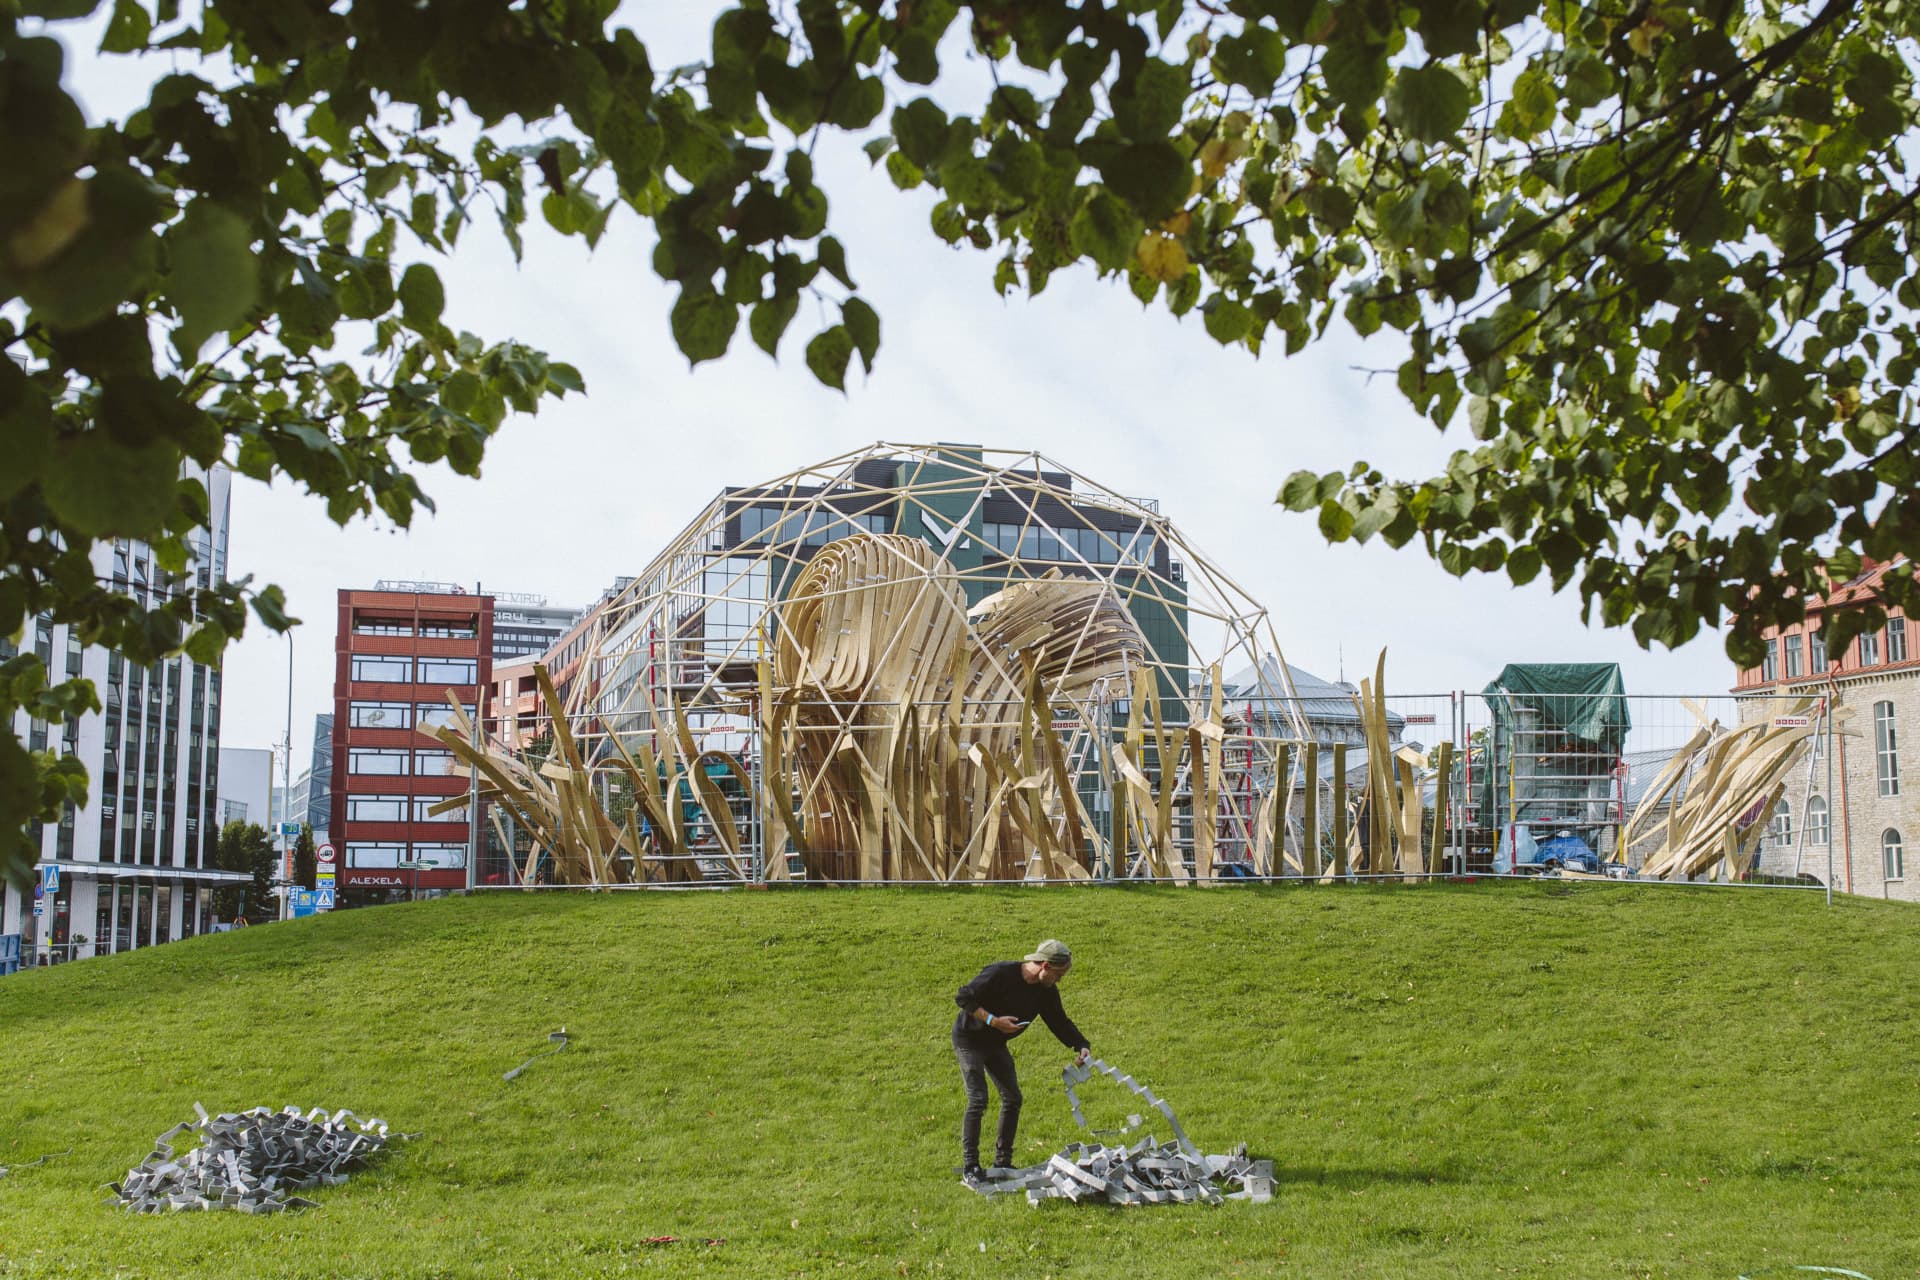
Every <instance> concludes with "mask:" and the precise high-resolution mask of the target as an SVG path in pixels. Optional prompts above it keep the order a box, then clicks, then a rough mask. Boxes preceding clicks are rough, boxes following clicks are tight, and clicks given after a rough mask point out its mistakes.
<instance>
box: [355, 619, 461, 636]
mask: <svg viewBox="0 0 1920 1280" xmlns="http://www.w3.org/2000/svg"><path fill="white" fill-rule="evenodd" d="M353 634H355V635H357V636H426V637H427V638H428V639H432V640H473V639H476V638H478V637H479V635H480V627H479V624H478V623H474V622H422V623H415V622H414V620H413V619H412V618H378V617H372V616H366V617H356V618H355V619H354V620H353Z"/></svg>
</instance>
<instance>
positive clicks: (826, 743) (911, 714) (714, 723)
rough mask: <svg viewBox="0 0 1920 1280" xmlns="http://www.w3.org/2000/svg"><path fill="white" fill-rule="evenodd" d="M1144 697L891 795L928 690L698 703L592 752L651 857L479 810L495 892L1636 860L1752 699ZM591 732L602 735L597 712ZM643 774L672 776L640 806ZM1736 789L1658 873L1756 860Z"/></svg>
mask: <svg viewBox="0 0 1920 1280" xmlns="http://www.w3.org/2000/svg"><path fill="white" fill-rule="evenodd" d="M1151 701H1153V702H1155V703H1157V704H1161V705H1159V706H1156V707H1153V708H1151V709H1150V710H1151V711H1153V712H1154V713H1156V714H1154V715H1132V714H1130V712H1131V709H1130V708H1129V707H1128V705H1127V703H1126V702H1125V701H1124V700H1121V701H1116V702H1112V703H1109V704H1108V705H1107V706H1106V707H1105V709H1104V710H1103V711H1102V712H1101V713H1100V714H1099V715H1096V716H1093V717H1091V718H1089V717H1079V718H1073V717H1067V718H1058V719H1056V720H1055V721H1054V722H1053V723H1052V724H1050V725H1044V726H1043V725H1040V724H1035V723H1031V722H1027V721H1023V720H1022V711H1021V708H1020V706H1019V705H1018V704H1011V703H1009V704H1001V705H994V706H988V707H969V708H968V709H967V711H966V712H965V714H963V715H960V716H958V717H957V719H958V721H959V722H960V723H964V724H965V725H967V726H968V732H971V733H975V734H978V735H979V736H980V737H981V738H983V739H984V738H986V737H988V736H990V735H991V734H994V733H999V734H1001V735H1002V736H1003V737H1005V738H1006V740H1007V742H1008V744H1009V745H1008V747H1007V749H1006V753H1007V755H1008V758H1009V759H1010V760H1012V761H1013V762H1014V763H1013V765H1012V767H1003V768H997V769H996V768H995V767H994V766H993V765H992V763H991V762H990V761H987V760H983V759H982V758H981V753H980V752H978V751H973V752H972V753H971V756H970V755H969V744H968V742H967V740H966V738H965V736H964V735H961V736H955V737H953V738H952V740H951V741H950V742H948V743H947V744H946V746H945V748H943V749H944V750H945V755H944V756H942V757H941V761H940V762H936V763H934V764H930V765H923V766H922V767H920V768H919V769H918V772H916V773H914V775H913V776H915V777H920V778H924V779H926V780H927V782H926V785H925V786H924V787H922V788H919V789H917V790H915V791H914V792H913V793H912V794H881V793H880V789H879V788H878V787H876V786H872V785H869V784H871V783H873V782H874V781H875V779H874V777H873V770H872V769H871V768H870V767H866V766H860V767H855V765H857V764H858V762H861V761H864V760H867V759H871V758H881V757H888V758H892V759H894V760H895V761H896V762H897V761H899V760H901V759H902V757H903V754H910V753H912V752H914V751H918V750H927V749H928V748H926V747H925V745H924V744H923V743H922V742H921V741H920V740H919V739H916V738H914V737H913V735H911V734H908V733H902V732H900V731H899V728H900V725H901V724H903V723H904V724H907V725H912V724H913V723H915V718H916V717H917V716H919V715H922V714H924V715H926V716H928V717H929V718H931V717H932V716H933V715H934V714H935V711H934V709H932V708H927V709H915V708H908V709H905V710H902V711H900V713H899V714H898V715H897V716H895V717H894V718H893V720H891V721H889V722H888V723H890V724H892V725H893V732H892V736H891V737H886V736H885V735H883V734H881V733H880V732H879V731H877V730H875V729H873V728H872V727H871V725H870V724H869V725H865V726H863V727H860V728H852V727H850V726H849V722H848V718H847V715H846V710H845V708H844V707H836V708H832V709H826V708H822V709H821V714H819V715H815V716H809V715H807V714H805V713H804V709H803V713H802V714H800V715H798V716H797V717H795V721H796V723H797V726H798V727H797V728H795V727H790V728H789V730H788V732H787V734H786V737H785V739H784V741H783V742H782V743H781V744H779V745H778V746H777V748H776V749H775V750H774V751H772V752H771V753H770V752H769V750H768V743H767V738H766V732H767V730H766V722H765V720H764V718H763V717H761V716H760V715H759V714H758V713H757V711H755V710H754V709H753V708H751V707H742V708H735V709H730V710H721V711H716V712H711V713H694V714H688V715H686V716H685V717H684V723H683V724H681V725H678V726H676V736H677V737H678V738H680V740H681V749H680V750H679V752H678V755H677V759H678V762H679V763H678V765H677V767H674V766H670V765H669V763H668V761H667V760H665V759H663V758H656V757H653V756H648V757H647V763H646V766H645V769H646V772H645V774H644V776H643V775H642V774H641V773H640V772H639V771H638V770H636V769H635V768H634V767H633V761H632V759H631V758H630V757H629V758H628V759H627V761H626V763H625V764H624V765H622V766H621V767H596V768H594V769H592V770H591V771H590V788H591V791H592V793H593V798H594V799H595V800H596V801H597V804H596V805H594V806H588V807H587V808H586V809H582V810H581V812H582V813H583V814H585V813H586V812H588V809H591V808H595V807H597V809H598V810H599V811H600V812H601V813H603V814H604V815H605V817H604V819H599V818H591V819H590V818H586V817H583V818H582V821H583V822H585V821H601V822H603V823H610V824H611V826H612V827H614V828H619V829H630V830H631V831H632V832H633V833H634V836H635V837H636V838H635V839H633V840H630V841H628V842H627V846H626V847H630V848H639V849H641V850H643V854H642V857H641V858H640V859H639V860H638V861H639V863H640V864H641V865H627V866H625V867H624V868H622V869H621V873H620V874H619V876H618V877H617V878H616V877H614V876H610V875H607V874H604V873H603V872H594V873H588V874H584V875H583V874H582V872H581V871H580V870H579V869H578V868H577V867H574V868H569V867H567V866H564V865H562V863H563V862H564V859H560V860H556V858H555V857H554V856H553V852H552V850H551V849H548V848H544V847H543V844H557V843H558V842H556V841H554V840H553V839H552V834H553V833H552V831H551V829H550V828H542V829H541V830H536V829H535V824H533V823H531V822H528V821H523V820H522V819H521V815H519V814H517V813H516V812H515V810H514V808H513V807H512V806H510V805H504V804H500V803H497V802H496V803H493V804H490V805H489V807H488V813H487V815H486V818H485V819H484V820H483V822H482V823H481V829H482V831H483V832H484V834H485V840H484V847H483V848H482V849H481V850H480V854H479V857H478V858H477V859H476V860H475V869H476V875H475V881H476V886H477V887H481V888H496V887H501V888H504V887H532V886H542V885H556V886H557V885H576V886H577V885H583V884H587V885H592V884H612V883H624V884H647V883H657V884H662V885H680V886H686V887H698V886H701V885H724V884H739V883H766V882H780V881H795V882H809V883H823V884H837V883H858V884H874V883H927V882H930V881H931V882H941V881H945V882H955V883H963V882H964V883H973V882H1028V883H1032V882H1049V881H1076V882H1084V881H1140V880H1147V881H1177V882H1193V881H1210V882H1211V881H1227V880H1243V879H1278V880H1299V881H1317V880H1328V879H1361V878H1394V879H1419V878H1427V877H1435V876H1463V875H1503V874H1514V875H1537V874H1540V873H1542V872H1548V873H1554V874H1589V875H1604V876H1609V877H1614V878H1638V877H1639V876H1640V875H1641V874H1642V873H1643V872H1644V871H1646V870H1647V869H1648V864H1649V859H1651V858H1654V857H1656V856H1657V855H1658V854H1659V851H1660V850H1661V849H1662V848H1663V847H1665V846H1667V845H1671V844H1673V843H1675V827H1674V819H1675V817H1676V815H1678V814H1679V813H1681V812H1682V810H1681V806H1682V805H1683V804H1684V803H1685V801H1686V799H1687V797H1688V796H1689V794H1690V789H1691V788H1692V786H1693V783H1694V781H1695V779H1696V777H1697V776H1699V774H1700V771H1701V770H1703V769H1708V768H1711V767H1713V765H1714V761H1713V759H1712V757H1711V753H1710V752H1707V751H1703V750H1702V743H1703V741H1705V740H1707V739H1709V738H1712V737H1713V736H1714V732H1715V730H1716V728H1717V729H1718V730H1719V731H1721V732H1723V733H1724V731H1726V730H1728V729H1731V728H1734V727H1737V726H1739V725H1740V724H1741V713H1742V704H1740V703H1739V702H1738V701H1737V700H1736V699H1734V698H1732V697H1730V696H1728V695H1724V694H1715V695H1703V696H1696V697H1682V696H1663V695H1644V694H1636V695H1625V694H1618V693H1609V694H1595V695H1573V694H1565V693H1555V694H1552V695H1550V697H1548V698H1547V699H1546V700H1544V701H1543V700H1542V698H1541V697H1539V696H1530V695H1526V694H1519V693H1477V692H1476V693H1468V692H1465V691H1453V692H1448V693H1440V694H1425V695H1418V694H1416V695H1392V696H1385V697H1377V698H1376V699H1375V702H1374V704H1373V706H1372V707H1371V708H1369V707H1365V706H1361V705H1360V700H1359V699H1356V708H1357V709H1358V711H1359V714H1357V715H1355V716H1353V717H1352V718H1351V719H1339V720H1328V719H1322V720H1320V721H1317V722H1315V723H1313V724H1312V725H1311V729H1312V736H1311V737H1303V736H1301V735H1299V734H1298V733H1295V732H1290V731H1286V730H1285V729H1284V728H1283V726H1281V725H1279V724H1276V723H1274V722H1273V721H1272V720H1271V719H1270V718H1267V717H1263V716H1262V715H1261V714H1260V713H1259V708H1257V707H1255V706H1253V705H1251V704H1249V705H1247V706H1245V707H1244V708H1236V707H1234V706H1232V705H1230V704H1229V705H1225V706H1222V707H1218V708H1217V709H1216V710H1215V712H1214V713H1212V714H1208V715H1205V716H1203V717H1201V718H1200V719H1197V720H1193V721H1191V722H1189V721H1182V720H1177V719H1173V718H1171V715H1167V718H1164V719H1162V718H1160V713H1177V712H1178V711H1179V710H1180V709H1181V708H1182V707H1183V705H1184V704H1183V703H1182V702H1180V701H1178V700H1175V699H1160V698H1154V699H1151ZM1746 711H1747V715H1748V716H1749V717H1752V716H1755V715H1759V714H1762V711H1761V710H1760V709H1759V708H1758V707H1757V705H1756V704H1753V703H1748V704H1746ZM1143 721H1144V722H1145V723H1146V725H1147V730H1146V731H1142V729H1141V724H1142V722H1143ZM1129 723H1131V728H1130V727H1129ZM1569 726H1571V727H1569ZM580 736H581V737H582V740H583V741H587V740H590V739H591V736H592V730H591V727H590V726H589V727H588V728H587V729H586V731H585V732H582V733H581V734H580ZM883 738H884V740H883ZM1801 750H1802V754H1803V755H1804V748H1802V749H1801ZM783 756H784V758H785V759H787V760H792V759H794V758H796V757H800V756H805V757H809V758H812V759H815V760H824V761H829V762H835V761H841V760H846V761H848V762H850V763H849V765H848V767H847V769H845V770H842V771H841V773H840V774H839V775H838V776H836V777H835V778H834V779H833V781H832V782H831V785H830V786H829V788H828V790H827V791H824V792H823V791H818V790H817V788H819V787H821V786H822V785H823V783H822V779H823V778H826V777H827V775H828V774H829V773H831V772H832V769H833V768H838V767H839V766H838V765H833V766H832V767H830V768H827V769H823V770H821V771H819V772H816V773H814V774H811V775H807V776H804V777H803V776H801V775H799V774H797V773H796V774H787V773H781V774H779V775H778V776H780V777H782V778H784V779H785V785H784V786H782V785H779V784H777V783H776V784H772V785H770V784H769V780H768V776H767V769H766V764H767V762H768V760H769V759H770V758H771V759H772V760H773V761H774V763H775V765H776V767H777V766H778V765H779V764H780V762H781V760H782V758H783ZM1786 767H1787V765H1786V763H1784V760H1783V763H1782V764H1781V768H1782V769H1784V768H1786ZM642 788H645V789H647V790H649V791H653V792H654V793H653V794H652V795H650V796H648V797H646V799H645V802H643V801H642V798H641V797H639V796H637V795H636V792H637V791H638V790H640V789H642ZM655 788H657V790H655ZM1741 794H1743V793H1740V792H1739V791H1738V788H1737V787H1736V788H1735V789H1734V790H1733V791H1732V792H1729V793H1728V796H1731V797H1733V798H1725V797H1722V798H1721V799H1720V800H1719V802H1718V805H1719V808H1718V809H1715V810H1713V811H1712V812H1710V813H1708V814H1707V815H1706V816H1707V817H1708V818H1709V819H1711V821H1712V822H1713V825H1714V830H1713V831H1711V832H1707V833H1706V835H1705V836H1704V837H1702V836H1701V835H1700V834H1699V833H1697V832H1696V833H1695V841H1696V845H1697V847H1698V849H1700V850H1704V851H1705V852H1704V854H1702V855H1700V856H1696V857H1695V859H1694V863H1698V864H1699V865H1700V866H1704V867H1706V868H1707V870H1706V871H1704V872H1703V871H1699V870H1697V869H1696V868H1695V867H1694V863H1689V864H1686V865H1685V866H1681V867H1680V869H1681V870H1682V871H1683V872H1685V873H1684V874H1679V875H1675V874H1673V871H1674V867H1673V866H1665V865H1664V864H1663V868H1662V870H1661V878H1666V879H1684V880H1698V879H1706V878H1712V879H1742V878H1746V876H1747V874H1748V873H1749V872H1751V871H1752V869H1753V868H1754V867H1755V866H1756V865H1757V864H1758V860H1759V854H1760V851H1761V850H1762V848H1763V847H1764V844H1765V840H1766V838H1767V837H1766V822H1767V819H1768V817H1769V811H1770V804H1771V802H1770V801H1767V799H1766V797H1765V796H1757V797H1756V798H1755V799H1754V801H1753V802H1752V803H1743V802H1741V801H1740V800H1739V799H1738V797H1739V795H1741ZM1774 798H1776V799H1777V791H1776V792H1775V796H1774ZM1728 805H1734V806H1736V807H1735V808H1733V809H1728V808H1727V806H1728ZM1720 810H1725V812H1724V813H1721V812H1720ZM1716 813H1718V814H1719V816H1717V817H1715V816H1714V814H1716ZM1700 816H1701V815H1699V814H1696V815H1694V817H1695V818H1698V817H1700ZM563 820H564V815H563ZM821 832H825V833H827V837H826V838H825V839H821V838H819V833H821ZM543 836H544V837H545V838H544V839H543ZM809 837H812V839H811V840H809ZM1702 839H1704V840H1707V841H1709V842H1710V843H1700V841H1701V840H1702ZM1722 853H1724V855H1725V856H1724V857H1721V856H1718V855H1720V854H1722ZM1703 858H1704V861H1703V860H1702V859H1703ZM631 861H632V860H631V858H630V857H629V863H631ZM1675 865H1676V866H1679V865H1680V864H1675Z"/></svg>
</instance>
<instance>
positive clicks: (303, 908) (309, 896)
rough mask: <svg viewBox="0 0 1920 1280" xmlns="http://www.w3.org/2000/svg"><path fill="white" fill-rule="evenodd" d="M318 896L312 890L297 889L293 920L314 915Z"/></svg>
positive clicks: (294, 898)
mask: <svg viewBox="0 0 1920 1280" xmlns="http://www.w3.org/2000/svg"><path fill="white" fill-rule="evenodd" d="M318 896H319V895H318V894H316V893H315V892H314V891H313V890H312V889H295V890H294V891H293V918H294V919H295V920H299V919H301V918H303V917H305V916H310V915H312V914H313V913H314V909H315V907H314V900H315V898H317V897H318Z"/></svg>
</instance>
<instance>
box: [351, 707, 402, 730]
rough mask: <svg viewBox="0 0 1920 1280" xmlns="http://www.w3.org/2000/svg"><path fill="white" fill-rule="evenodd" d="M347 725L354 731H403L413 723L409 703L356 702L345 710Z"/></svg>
mask: <svg viewBox="0 0 1920 1280" xmlns="http://www.w3.org/2000/svg"><path fill="white" fill-rule="evenodd" d="M347 714H348V719H347V723H348V724H349V725H351V726H352V727H353V728H355V729H405V728H406V727H407V726H409V725H411V724H412V723H413V704H412V703H410V702H356V703H354V704H352V706H350V707H349V708H348V709H347Z"/></svg>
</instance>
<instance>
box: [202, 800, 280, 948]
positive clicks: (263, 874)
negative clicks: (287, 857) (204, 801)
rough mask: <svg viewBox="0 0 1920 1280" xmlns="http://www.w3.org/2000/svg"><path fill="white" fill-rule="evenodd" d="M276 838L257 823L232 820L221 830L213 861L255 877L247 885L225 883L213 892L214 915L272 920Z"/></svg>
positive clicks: (262, 920)
mask: <svg viewBox="0 0 1920 1280" xmlns="http://www.w3.org/2000/svg"><path fill="white" fill-rule="evenodd" d="M274 862H275V858H274V853H273V840H272V838H271V837H269V836H268V835H267V831H266V828H265V827H262V826H261V825H260V824H259V823H257V822H229V823H228V824H227V825H226V826H224V827H222V828H221V829H220V841H219V843H218V844H217V845H215V846H214V864H215V865H216V866H218V867H219V868H220V869H221V870H222V871H245V872H247V873H248V874H250V875H251V876H252V877H253V882H252V883H251V884H248V885H246V886H240V885H233V886H222V887H221V888H219V889H216V890H215V891H214V895H213V910H214V914H216V915H220V916H227V917H237V916H241V915H245V916H246V918H247V919H248V920H249V921H250V922H252V923H255V924H258V923H262V922H264V921H267V920H271V919H273V906H272V903H273V866H274Z"/></svg>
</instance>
